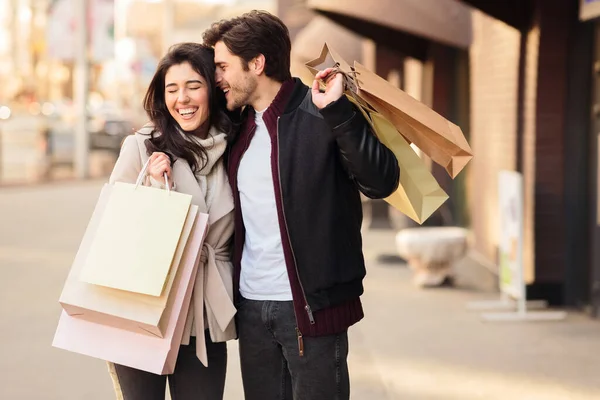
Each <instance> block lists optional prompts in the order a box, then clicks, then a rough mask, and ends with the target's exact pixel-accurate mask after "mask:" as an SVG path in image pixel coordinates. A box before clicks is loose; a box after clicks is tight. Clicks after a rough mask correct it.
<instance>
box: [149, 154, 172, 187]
mask: <svg viewBox="0 0 600 400" xmlns="http://www.w3.org/2000/svg"><path fill="white" fill-rule="evenodd" d="M165 172H166V173H167V177H168V178H169V185H170V186H173V181H172V180H171V159H170V158H169V156H167V155H166V154H165V153H161V152H154V153H152V155H151V156H150V164H149V165H148V175H150V176H151V177H152V178H153V179H154V180H155V181H157V182H160V183H162V184H163V185H166V182H165V177H164V174H165Z"/></svg>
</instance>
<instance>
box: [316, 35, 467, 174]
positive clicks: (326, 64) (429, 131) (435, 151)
mask: <svg viewBox="0 0 600 400" xmlns="http://www.w3.org/2000/svg"><path fill="white" fill-rule="evenodd" d="M306 66H307V67H308V68H309V69H310V70H311V72H312V73H313V74H316V72H317V71H319V70H322V69H325V68H330V67H337V68H338V69H339V70H340V71H341V72H343V73H345V74H346V82H347V86H348V91H351V92H353V93H354V94H356V95H357V96H358V97H359V98H360V99H361V100H362V101H364V102H366V103H368V104H369V105H370V106H371V107H372V108H373V109H375V110H376V111H377V112H379V113H380V114H381V115H382V116H383V117H385V118H386V119H387V120H388V121H390V122H391V123H392V124H393V125H394V126H395V127H396V128H397V130H398V132H400V133H401V134H402V135H403V136H404V137H405V138H406V139H407V140H408V141H409V142H411V143H414V144H415V145H416V146H418V147H419V148H420V149H421V150H422V151H423V153H425V154H427V155H428V156H429V157H431V159H432V160H433V161H435V162H436V163H438V164H440V165H441V166H443V167H444V168H445V169H446V171H447V172H448V174H450V176H451V177H452V178H455V177H456V176H457V175H458V173H459V172H460V171H461V170H462V169H463V168H464V167H465V166H466V165H467V163H468V162H469V161H470V160H471V158H473V152H472V150H471V147H470V146H469V143H468V142H467V140H466V139H465V137H464V135H463V133H462V131H461V130H460V128H459V127H458V126H456V125H455V124H453V123H451V122H450V121H448V120H447V119H445V118H444V117H442V116H441V115H439V114H438V113H436V112H435V111H433V110H432V109H431V108H429V107H428V106H426V105H425V104H423V103H421V102H419V101H418V100H416V99H414V98H413V97H411V96H410V95H408V94H407V93H406V92H404V91H402V90H400V89H399V88H397V87H395V86H393V85H392V84H390V83H389V82H388V81H386V80H385V79H383V78H381V77H379V76H378V75H377V74H375V73H374V72H372V71H369V70H368V69H367V68H365V67H364V66H363V65H361V64H359V63H358V62H355V63H354V66H353V67H351V66H350V65H349V64H348V63H347V62H346V61H344V60H343V59H342V58H341V57H340V56H339V54H338V53H336V52H335V51H334V50H333V49H331V48H330V47H328V46H327V44H325V45H324V47H323V50H322V51H321V55H320V56H319V57H318V58H316V59H314V60H312V61H309V62H308V63H306Z"/></svg>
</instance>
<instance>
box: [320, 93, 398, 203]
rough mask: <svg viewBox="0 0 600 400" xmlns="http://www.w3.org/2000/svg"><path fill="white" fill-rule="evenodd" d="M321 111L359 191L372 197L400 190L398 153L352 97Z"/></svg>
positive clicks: (336, 101) (342, 99)
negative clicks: (378, 131)
mask: <svg viewBox="0 0 600 400" xmlns="http://www.w3.org/2000/svg"><path fill="white" fill-rule="evenodd" d="M320 112H321V115H322V116H323V118H324V119H325V122H326V123H327V124H328V125H329V127H330V128H331V131H332V132H333V134H334V135H335V138H336V141H337V144H338V147H339V149H340V154H341V160H342V163H344V167H345V168H346V170H347V171H348V173H349V174H350V175H351V177H352V178H353V179H354V181H355V182H356V184H357V186H358V188H359V190H360V191H361V192H362V193H363V194H364V195H365V196H367V197H369V198H372V199H376V198H384V197H387V196H389V195H391V194H392V193H393V192H394V191H396V189H397V188H398V184H399V181H400V169H399V167H398V160H396V156H395V155H394V153H392V151H391V150H390V149H388V148H387V147H386V146H385V145H383V144H382V143H381V142H380V141H379V139H377V137H376V136H375V133H374V132H373V131H372V128H371V126H370V125H369V123H368V122H367V121H366V120H365V118H364V116H363V115H362V113H361V112H360V111H358V110H357V109H355V108H354V106H353V105H352V103H351V102H350V100H348V99H347V98H346V96H341V97H340V98H338V99H337V100H335V101H333V102H331V103H329V104H328V105H327V106H326V107H324V108H322V109H321V110H320Z"/></svg>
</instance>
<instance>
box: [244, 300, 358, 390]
mask: <svg viewBox="0 0 600 400" xmlns="http://www.w3.org/2000/svg"><path fill="white" fill-rule="evenodd" d="M237 326H238V333H239V344H240V362H241V367H242V379H243V384H244V394H245V399H246V400H292V399H294V400H347V399H349V398H350V380H349V375H348V364H347V357H348V334H347V331H345V332H343V333H340V334H337V335H330V336H321V337H303V338H302V340H303V348H304V355H303V356H300V351H299V339H298V333H297V331H296V318H295V316H294V309H293V305H292V302H291V301H255V300H247V299H242V301H241V302H240V304H239V307H238V312H237Z"/></svg>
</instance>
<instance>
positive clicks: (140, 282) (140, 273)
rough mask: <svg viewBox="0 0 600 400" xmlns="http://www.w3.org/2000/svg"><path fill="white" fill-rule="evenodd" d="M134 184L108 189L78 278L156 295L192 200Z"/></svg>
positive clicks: (118, 185) (172, 192) (180, 195)
mask: <svg viewBox="0 0 600 400" xmlns="http://www.w3.org/2000/svg"><path fill="white" fill-rule="evenodd" d="M147 165H148V163H146V165H145V166H144V169H143V170H142V171H144V170H145V169H146V168H147ZM140 175H142V174H140ZM142 178H143V177H142ZM139 182H141V179H139V178H138V182H137V183H136V184H129V183H122V182H117V183H115V184H114V186H113V188H112V190H111V194H110V196H109V198H108V200H107V202H106V207H105V210H104V213H103V216H102V220H101V221H100V223H99V225H98V229H97V231H96V233H95V235H94V238H93V240H92V242H91V245H90V249H89V252H88V254H87V257H86V259H85V262H84V264H83V266H82V268H81V273H80V276H79V278H80V280H81V281H83V282H86V283H90V284H95V285H100V286H106V287H110V288H114V289H120V290H126V291H130V292H135V293H142V294H147V295H151V296H160V295H161V294H162V292H163V289H164V286H165V283H166V282H167V275H168V274H169V270H170V268H171V264H172V262H173V257H174V255H175V252H176V249H177V245H178V243H179V240H180V238H181V233H182V231H183V227H184V225H185V220H186V218H187V215H188V211H189V209H190V205H191V201H192V196H191V195H188V194H184V193H177V192H174V191H165V190H161V189H157V188H153V187H148V186H141V185H140V184H139Z"/></svg>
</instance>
